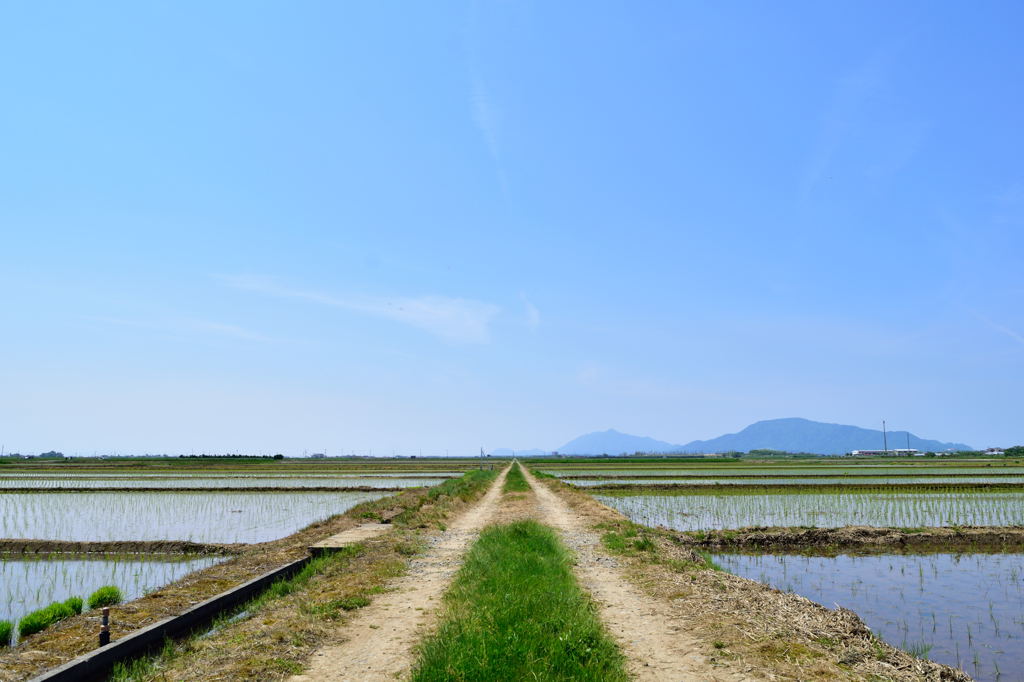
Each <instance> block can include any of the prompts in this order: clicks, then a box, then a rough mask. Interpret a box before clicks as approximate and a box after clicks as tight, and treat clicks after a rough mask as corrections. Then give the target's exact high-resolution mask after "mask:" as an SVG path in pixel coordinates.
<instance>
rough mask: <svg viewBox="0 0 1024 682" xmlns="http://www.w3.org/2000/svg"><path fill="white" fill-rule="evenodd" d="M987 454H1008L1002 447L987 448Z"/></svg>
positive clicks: (999, 455)
mask: <svg viewBox="0 0 1024 682" xmlns="http://www.w3.org/2000/svg"><path fill="white" fill-rule="evenodd" d="M985 454H986V455H990V456H992V457H1002V456H1003V455H1005V454H1006V451H1005V450H1003V449H1002V448H987V449H986V450H985Z"/></svg>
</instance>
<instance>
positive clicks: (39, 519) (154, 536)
mask: <svg viewBox="0 0 1024 682" xmlns="http://www.w3.org/2000/svg"><path fill="white" fill-rule="evenodd" d="M390 494H392V493H388V492H342V493H327V492H308V493H307V492H282V493H246V492H233V491H232V492H210V493H191V492H188V493H181V492H166V493H164V492H140V493H132V492H110V493H105V492H95V493H94V492H88V493H53V492H47V493H7V494H0V538H19V539H33V540H74V541H81V542H89V541H101V540H190V541H192V542H209V543H229V542H266V541H269V540H275V539H277V538H280V537H284V536H286V535H289V534H291V533H294V532H295V531H297V530H299V529H301V528H304V527H306V526H308V525H309V524H311V523H313V522H315V521H319V520H321V519H325V518H327V517H329V516H332V515H334V514H340V513H342V512H345V511H347V510H349V509H351V508H352V507H354V506H355V505H357V504H359V503H360V502H366V501H368V500H377V499H380V498H382V497H386V496H388V495H390Z"/></svg>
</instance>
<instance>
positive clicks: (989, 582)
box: [715, 554, 1024, 681]
mask: <svg viewBox="0 0 1024 682" xmlns="http://www.w3.org/2000/svg"><path fill="white" fill-rule="evenodd" d="M715 561H716V562H718V563H719V564H721V565H722V567H723V568H724V569H725V570H727V571H729V572H731V573H735V574H737V575H741V576H744V577H748V578H751V579H754V580H759V581H760V582H764V583H767V584H769V585H771V586H773V587H775V588H777V589H780V590H783V591H793V592H796V593H797V594H800V595H802V596H804V597H807V598H808V599H811V600H813V601H816V602H818V603H820V604H823V605H825V606H828V607H830V608H832V607H835V606H842V607H844V608H848V609H851V610H853V611H855V612H856V613H857V614H858V615H860V616H861V618H863V619H864V621H865V622H866V623H867V625H868V626H869V627H870V628H871V629H872V631H873V632H875V633H877V634H878V635H879V636H880V637H881V638H883V639H884V640H886V641H888V642H889V643H890V644H893V645H896V646H899V647H900V648H902V649H904V650H905V651H907V652H908V653H911V654H913V655H915V656H918V657H928V658H930V659H931V660H934V661H939V662H941V663H947V664H949V665H953V666H958V667H959V666H960V665H961V664H962V663H963V662H965V661H964V659H965V658H966V659H967V660H969V661H970V662H971V674H972V676H974V677H975V678H976V679H978V680H982V681H994V680H997V679H999V677H1000V676H1001V675H1004V674H1005V673H1003V672H1000V671H1006V670H1024V618H1021V616H1020V614H1021V613H1024V585H1022V584H1021V582H1020V581H1019V580H1013V579H1011V577H1010V576H1011V574H1012V573H1013V572H1014V571H1015V570H1016V571H1018V572H1019V571H1020V570H1021V569H1022V568H1024V554H927V555H912V554H910V555H906V554H900V555H892V554H888V555H871V556H855V555H839V556H834V557H824V556H806V555H741V554H719V555H717V556H716V557H715ZM939 623H942V625H941V626H940V625H939Z"/></svg>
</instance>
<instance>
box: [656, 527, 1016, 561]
mask: <svg viewBox="0 0 1024 682" xmlns="http://www.w3.org/2000/svg"><path fill="white" fill-rule="evenodd" d="M667 532H670V533H672V534H673V535H674V536H675V538H676V539H677V541H678V542H679V543H680V544H681V545H684V546H688V547H700V548H705V549H709V550H721V549H728V550H741V551H742V550H773V551H791V552H801V553H808V554H818V555H831V554H835V553H838V552H850V551H853V552H881V551H884V552H887V553H891V552H899V551H903V550H906V551H914V552H928V551H945V552H966V551H970V552H985V551H993V552H1008V551H1021V550H1022V549H1024V526H1004V527H998V526H958V527H951V528H944V527H926V528H875V527H871V526H844V527H842V528H742V529H739V530H728V531H723V530H716V531H707V532H684V533H681V532H676V531H667Z"/></svg>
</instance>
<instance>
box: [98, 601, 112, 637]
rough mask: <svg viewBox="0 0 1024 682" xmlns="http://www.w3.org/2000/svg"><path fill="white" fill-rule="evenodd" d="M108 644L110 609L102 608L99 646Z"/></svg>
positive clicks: (107, 607)
mask: <svg viewBox="0 0 1024 682" xmlns="http://www.w3.org/2000/svg"><path fill="white" fill-rule="evenodd" d="M108 644H110V607H109V606H104V607H103V625H102V626H100V646H106V645H108Z"/></svg>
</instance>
